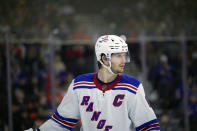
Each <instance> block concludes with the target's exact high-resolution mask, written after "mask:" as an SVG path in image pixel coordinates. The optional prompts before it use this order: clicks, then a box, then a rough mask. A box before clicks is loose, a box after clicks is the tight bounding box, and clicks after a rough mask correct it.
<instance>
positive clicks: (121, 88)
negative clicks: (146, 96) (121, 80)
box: [112, 87, 136, 94]
mask: <svg viewBox="0 0 197 131" xmlns="http://www.w3.org/2000/svg"><path fill="white" fill-rule="evenodd" d="M112 90H127V91H129V92H131V93H133V94H136V92H135V91H133V90H131V89H128V88H124V87H119V88H112Z"/></svg>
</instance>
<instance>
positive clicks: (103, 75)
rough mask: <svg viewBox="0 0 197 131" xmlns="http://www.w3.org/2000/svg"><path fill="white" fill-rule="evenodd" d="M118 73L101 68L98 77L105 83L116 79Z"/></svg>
mask: <svg viewBox="0 0 197 131" xmlns="http://www.w3.org/2000/svg"><path fill="white" fill-rule="evenodd" d="M116 76H117V74H112V73H110V72H109V71H108V70H106V69H104V68H101V69H100V70H99V71H98V79H99V80H100V81H102V82H104V83H109V82H112V81H114V80H115V79H116Z"/></svg>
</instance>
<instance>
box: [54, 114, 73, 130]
mask: <svg viewBox="0 0 197 131" xmlns="http://www.w3.org/2000/svg"><path fill="white" fill-rule="evenodd" d="M53 117H54V118H55V119H56V120H57V121H59V122H61V123H63V124H65V125H68V126H71V127H74V126H75V125H76V124H73V123H69V122H66V121H63V120H60V119H59V118H58V117H57V116H56V115H55V114H53Z"/></svg>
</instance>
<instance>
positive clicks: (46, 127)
mask: <svg viewBox="0 0 197 131" xmlns="http://www.w3.org/2000/svg"><path fill="white" fill-rule="evenodd" d="M73 83H74V82H73V81H72V83H71V84H70V86H69V88H68V91H67V93H66V95H65V96H64V98H63V100H62V101H61V103H60V105H59V106H58V108H57V110H56V111H55V113H54V114H53V115H52V116H51V119H49V120H48V121H46V122H45V123H44V124H43V125H41V126H40V128H39V129H40V130H41V131H70V130H72V129H73V128H74V127H75V126H76V124H77V122H78V119H79V117H80V114H79V107H78V99H77V96H76V94H75V92H74V91H73V85H74V84H73Z"/></svg>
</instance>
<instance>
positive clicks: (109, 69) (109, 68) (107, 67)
mask: <svg viewBox="0 0 197 131" xmlns="http://www.w3.org/2000/svg"><path fill="white" fill-rule="evenodd" d="M99 62H100V63H101V64H102V65H103V67H104V68H106V69H107V70H108V71H109V72H110V73H111V74H113V75H116V74H115V73H114V72H113V71H112V70H111V61H109V66H106V65H105V64H104V63H103V62H102V61H101V60H100V61H99Z"/></svg>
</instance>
